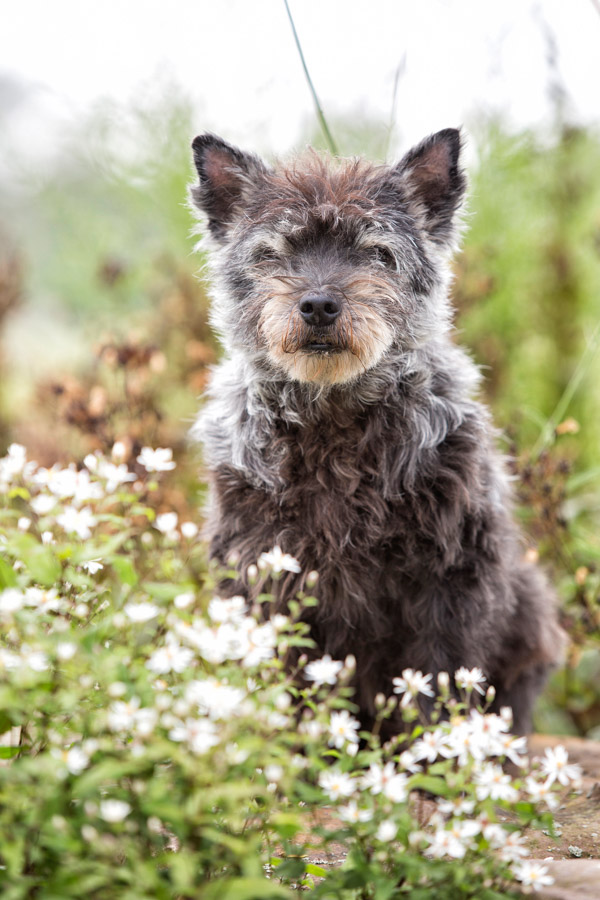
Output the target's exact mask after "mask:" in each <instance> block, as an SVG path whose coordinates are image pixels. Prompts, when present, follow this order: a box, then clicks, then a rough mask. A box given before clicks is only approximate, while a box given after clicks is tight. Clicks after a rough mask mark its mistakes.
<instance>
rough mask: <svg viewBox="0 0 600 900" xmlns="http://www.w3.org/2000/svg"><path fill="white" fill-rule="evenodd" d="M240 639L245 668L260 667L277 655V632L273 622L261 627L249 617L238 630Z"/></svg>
mask: <svg viewBox="0 0 600 900" xmlns="http://www.w3.org/2000/svg"><path fill="white" fill-rule="evenodd" d="M238 639H239V640H240V643H241V646H242V647H243V658H242V665H243V666H258V665H260V663H262V662H265V661H266V660H267V659H271V657H272V656H274V654H275V645H276V643H277V632H276V631H275V629H274V627H273V624H272V622H265V624H264V625H259V624H258V623H257V622H256V620H255V619H252V618H250V617H248V618H246V619H244V621H243V622H242V624H241V626H240V628H239V629H238Z"/></svg>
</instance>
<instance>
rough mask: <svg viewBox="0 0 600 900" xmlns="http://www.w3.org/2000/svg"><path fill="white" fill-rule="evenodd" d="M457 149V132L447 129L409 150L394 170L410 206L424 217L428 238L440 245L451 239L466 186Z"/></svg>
mask: <svg viewBox="0 0 600 900" xmlns="http://www.w3.org/2000/svg"><path fill="white" fill-rule="evenodd" d="M460 150H461V136H460V132H459V131H457V130H456V129H455V128H446V129H445V130H444V131H438V132H437V134H432V135H431V136H430V137H428V138H425V140H424V141H421V143H420V144H418V145H417V146H416V147H413V149H412V150H409V152H408V153H407V154H406V156H405V157H404V158H403V159H402V160H401V161H400V162H399V163H398V165H397V166H396V168H395V170H394V172H395V174H396V175H399V176H400V179H401V182H402V185H403V187H404V189H405V191H406V194H407V199H408V201H409V204H411V205H412V206H413V207H414V210H415V213H416V214H417V215H420V217H422V218H424V225H425V228H426V230H427V231H428V232H429V234H430V236H431V237H432V238H433V239H434V240H437V241H439V242H441V243H446V242H451V241H452V238H453V237H454V232H455V213H456V211H457V210H458V208H459V206H460V204H461V202H462V199H463V196H464V193H465V188H466V186H467V180H466V178H465V175H464V173H463V171H462V169H461V168H460V167H459V156H460Z"/></svg>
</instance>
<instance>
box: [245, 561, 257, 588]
mask: <svg viewBox="0 0 600 900" xmlns="http://www.w3.org/2000/svg"><path fill="white" fill-rule="evenodd" d="M246 575H247V577H248V581H249V582H250V584H256V579H257V578H258V566H255V565H254V563H253V564H252V565H251V566H248V568H247V569H246Z"/></svg>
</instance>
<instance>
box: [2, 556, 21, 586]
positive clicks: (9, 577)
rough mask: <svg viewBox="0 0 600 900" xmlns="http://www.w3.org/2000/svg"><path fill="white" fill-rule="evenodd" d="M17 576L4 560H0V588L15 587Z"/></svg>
mask: <svg viewBox="0 0 600 900" xmlns="http://www.w3.org/2000/svg"><path fill="white" fill-rule="evenodd" d="M16 584H17V576H16V573H15V570H14V569H13V567H12V566H11V565H10V563H7V562H6V560H4V559H0V588H3V589H4V588H9V587H15V586H16Z"/></svg>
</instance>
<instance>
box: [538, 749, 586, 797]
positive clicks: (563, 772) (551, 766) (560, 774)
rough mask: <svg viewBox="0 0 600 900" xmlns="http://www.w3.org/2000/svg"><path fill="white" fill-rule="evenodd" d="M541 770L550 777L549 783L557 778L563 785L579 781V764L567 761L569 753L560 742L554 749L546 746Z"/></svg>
mask: <svg viewBox="0 0 600 900" xmlns="http://www.w3.org/2000/svg"><path fill="white" fill-rule="evenodd" d="M542 771H543V772H544V774H546V775H547V776H548V778H549V779H551V781H550V783H552V782H553V781H555V780H558V781H559V782H560V783H561V784H563V785H565V787H566V785H568V784H570V783H571V782H573V783H575V784H577V783H578V782H579V781H581V766H577V765H575V764H574V763H569V754H568V753H567V751H566V750H565V748H564V747H563V746H562V744H559V745H558V747H554V749H552V748H551V747H546V751H545V758H544V759H542Z"/></svg>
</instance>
